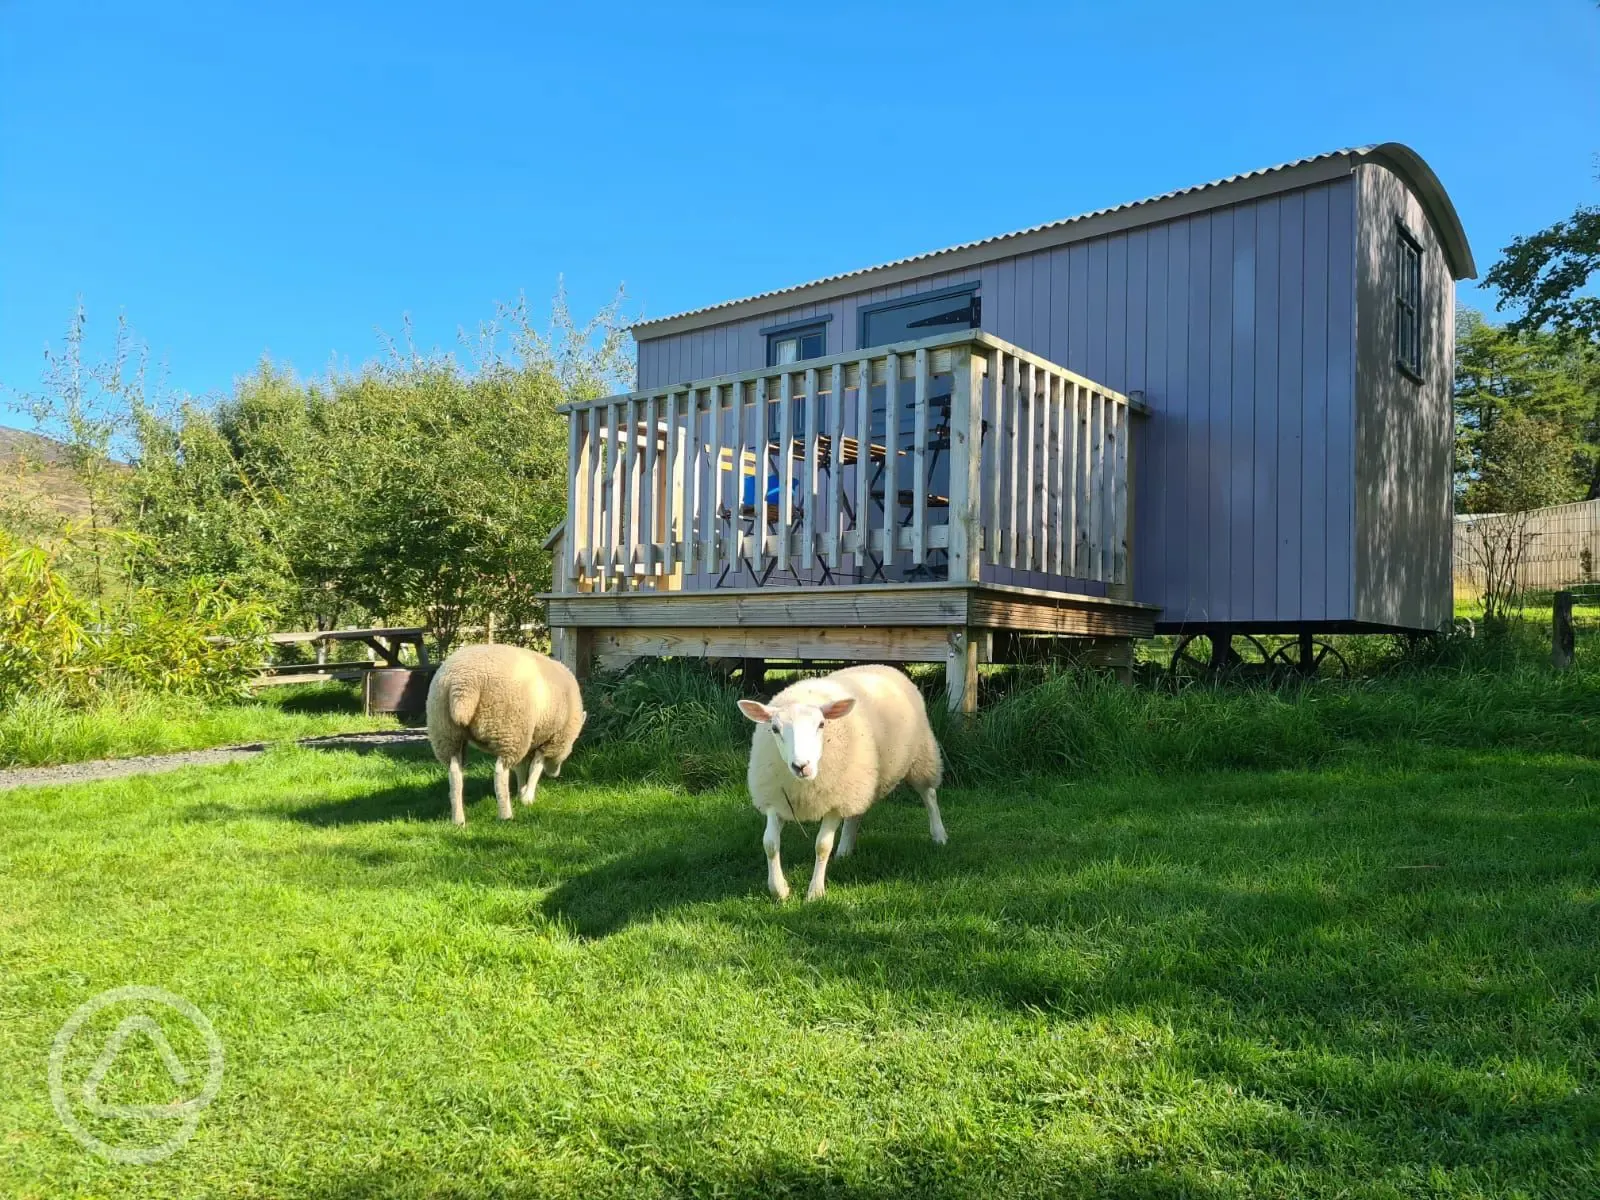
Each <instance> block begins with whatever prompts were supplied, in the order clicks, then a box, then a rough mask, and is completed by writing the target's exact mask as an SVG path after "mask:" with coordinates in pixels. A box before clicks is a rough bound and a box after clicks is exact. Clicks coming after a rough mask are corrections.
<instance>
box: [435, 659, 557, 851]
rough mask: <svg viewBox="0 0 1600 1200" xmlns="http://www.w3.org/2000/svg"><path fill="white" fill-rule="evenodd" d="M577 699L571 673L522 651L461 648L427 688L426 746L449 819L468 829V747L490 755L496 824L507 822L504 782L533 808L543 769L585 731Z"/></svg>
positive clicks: (553, 771)
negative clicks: (444, 788)
mask: <svg viewBox="0 0 1600 1200" xmlns="http://www.w3.org/2000/svg"><path fill="white" fill-rule="evenodd" d="M586 715H587V714H585V713H584V711H583V696H582V694H581V693H580V692H579V690H578V681H577V680H576V679H574V678H573V677H572V672H571V671H569V670H567V668H566V667H564V666H562V665H561V664H560V663H558V662H556V661H555V660H554V659H552V658H547V657H546V656H545V655H543V654H539V653H536V652H535V651H533V650H524V649H523V648H522V647H520V646H505V645H491V646H463V647H462V648H461V649H459V650H457V651H456V652H455V653H454V654H452V655H450V657H449V658H447V659H445V660H444V664H443V665H442V666H441V667H440V668H439V670H438V673H437V674H435V675H434V677H433V681H432V683H430V684H429V685H428V741H429V742H430V743H432V745H433V753H434V756H435V757H436V758H438V760H439V761H440V762H441V763H444V764H445V765H446V766H447V767H449V768H450V819H451V820H452V821H454V822H455V823H456V824H457V825H465V824H466V823H467V812H466V807H465V805H464V804H463V801H462V795H461V789H462V771H463V767H464V764H465V760H466V751H467V743H468V742H471V743H472V744H473V745H474V746H477V747H478V748H479V749H481V750H484V751H487V752H488V753H490V754H492V755H494V796H495V801H496V802H497V803H498V805H499V808H500V819H501V820H502V821H509V820H510V819H511V787H510V775H511V773H512V772H513V771H514V772H515V773H516V776H517V794H518V797H519V798H520V799H521V801H522V803H524V804H532V803H533V795H534V790H535V789H536V788H537V787H538V786H539V777H540V776H541V775H543V774H544V771H545V768H546V767H548V768H549V769H550V774H551V775H560V774H561V764H562V763H564V762H565V761H566V760H567V756H568V755H570V754H571V753H572V744H573V743H574V742H576V741H577V740H578V733H579V732H580V731H581V730H582V729H583V722H584V717H585V716H586Z"/></svg>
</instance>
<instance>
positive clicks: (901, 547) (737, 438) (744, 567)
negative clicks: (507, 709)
mask: <svg viewBox="0 0 1600 1200" xmlns="http://www.w3.org/2000/svg"><path fill="white" fill-rule="evenodd" d="M890 381H894V387H893V388H892V389H891V388H889V386H888V385H889V383H890ZM564 411H565V412H566V413H567V414H568V423H569V424H568V431H569V432H568V477H569V481H570V482H569V490H568V497H567V522H566V532H565V536H564V538H563V539H562V550H561V556H562V565H561V569H560V570H559V571H558V586H561V585H562V584H564V585H565V586H564V587H563V589H562V590H597V591H609V590H619V589H630V588H683V587H686V586H688V587H710V586H715V585H716V584H719V583H720V584H722V585H723V586H737V581H738V580H740V579H745V578H747V579H749V580H751V581H761V582H766V581H767V580H768V579H769V578H770V576H771V574H772V573H773V571H774V570H776V571H777V572H790V573H792V575H793V578H794V580H795V581H796V582H797V583H811V582H831V583H849V582H861V583H866V582H868V581H871V582H878V581H887V580H889V579H892V578H896V577H900V578H904V577H907V576H908V575H910V576H915V575H916V574H917V573H918V572H937V573H939V574H942V575H943V576H944V577H945V578H948V579H949V580H952V581H961V580H978V579H980V578H984V577H988V576H987V575H986V573H985V572H984V568H983V564H985V563H987V564H989V565H990V567H992V568H1008V569H1010V570H1013V571H1033V572H1041V573H1043V574H1045V575H1049V576H1056V577H1060V578H1062V579H1064V580H1081V581H1089V582H1094V583H1100V584H1105V585H1111V586H1114V585H1117V584H1121V583H1123V582H1125V581H1126V578H1127V564H1128V526H1129V507H1128V503H1129V501H1128V498H1129V490H1128V470H1129V461H1130V455H1129V433H1130V428H1129V417H1130V413H1133V412H1137V411H1140V406H1138V405H1137V404H1134V403H1132V402H1130V401H1129V399H1128V398H1127V397H1126V396H1123V395H1121V394H1120V393H1117V392H1114V391H1112V390H1110V389H1109V388H1106V387H1103V386H1101V385H1100V384H1097V383H1094V382H1093V381H1091V380H1088V379H1085V378H1083V377H1082V376H1081V375H1076V374H1074V373H1073V372H1071V371H1068V370H1066V369H1065V368H1063V367H1060V366H1058V365H1056V364H1055V363H1052V362H1050V361H1048V360H1047V359H1044V358H1041V357H1039V356H1038V355H1035V354H1030V353H1028V352H1027V351H1025V350H1021V349H1019V348H1018V347H1016V346H1013V345H1010V344H1009V343H1007V342H1004V341H1001V340H1000V339H999V338H996V337H994V336H992V335H990V334H986V333H982V332H979V331H976V330H963V331H960V332H957V333H949V334H944V335H941V336H938V337H933V338H926V339H923V340H920V341H916V342H908V343H901V344H897V345H891V346H878V347H873V348H871V349H868V350H864V351H858V352H855V353H852V354H840V355H833V356H831V357H827V358H820V359H811V360H807V361H805V362H801V363H795V364H793V365H791V366H784V367H768V368H765V369H761V370H755V371H749V372H745V373H742V374H738V375H724V376H720V377H718V378H715V379H705V380H697V381H694V382H690V383H684V384H679V385H676V386H673V387H665V388H657V389H652V390H648V391H642V392H635V393H633V394H632V395H626V396H611V397H607V398H605V399H601V400H595V401H591V402H586V403H581V404H574V405H568V406H566V407H565V409H564ZM878 414H882V416H883V420H882V423H881V425H880V424H878V423H877V422H875V421H874V419H873V418H874V416H875V415H878ZM785 447H787V448H788V449H787V453H785V452H784V449H783V448H785ZM763 500H765V501H766V502H765V503H763V502H762V501H763ZM935 560H937V561H935ZM746 572H748V575H746V574H745V573H746ZM802 574H804V576H805V578H804V579H802V578H801V576H802ZM846 574H848V575H849V578H846V577H845V576H846ZM691 579H695V580H698V582H693V583H686V580H691ZM730 580H732V581H734V582H729V581H730Z"/></svg>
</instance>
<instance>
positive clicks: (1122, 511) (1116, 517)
mask: <svg viewBox="0 0 1600 1200" xmlns="http://www.w3.org/2000/svg"><path fill="white" fill-rule="evenodd" d="M1111 411H1112V413H1113V415H1114V417H1115V419H1116V434H1117V442H1116V448H1117V454H1116V460H1115V462H1114V463H1113V465H1112V469H1111V476H1112V492H1111V497H1112V512H1113V519H1112V542H1111V545H1112V549H1113V551H1114V554H1115V561H1114V562H1113V564H1112V569H1111V575H1112V580H1111V581H1112V582H1113V583H1116V584H1124V583H1127V582H1128V553H1129V551H1130V550H1131V547H1130V546H1129V544H1128V451H1129V449H1130V445H1131V442H1132V438H1131V437H1130V436H1129V432H1130V421H1129V416H1130V414H1129V411H1128V406H1127V405H1126V404H1123V403H1122V402H1121V401H1117V402H1116V403H1114V404H1113V406H1112V410H1111Z"/></svg>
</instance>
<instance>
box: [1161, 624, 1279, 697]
mask: <svg viewBox="0 0 1600 1200" xmlns="http://www.w3.org/2000/svg"><path fill="white" fill-rule="evenodd" d="M1267 665H1268V655H1267V648H1266V647H1265V646H1263V645H1262V644H1261V643H1260V642H1259V641H1257V640H1256V639H1255V638H1253V637H1251V636H1250V635H1249V634H1248V633H1235V634H1232V635H1228V634H1218V635H1216V636H1215V637H1213V636H1212V635H1211V634H1209V633H1186V634H1184V635H1183V636H1182V637H1181V638H1179V639H1178V644H1177V645H1176V646H1174V647H1173V649H1172V661H1171V662H1170V663H1168V664H1167V678H1168V679H1169V680H1171V681H1172V682H1173V683H1174V684H1176V685H1178V686H1182V685H1184V684H1187V683H1220V682H1222V681H1224V680H1229V679H1239V678H1252V677H1259V676H1261V675H1264V674H1266V672H1267Z"/></svg>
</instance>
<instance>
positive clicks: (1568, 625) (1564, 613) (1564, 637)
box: [1550, 592, 1575, 671]
mask: <svg viewBox="0 0 1600 1200" xmlns="http://www.w3.org/2000/svg"><path fill="white" fill-rule="evenodd" d="M1550 635H1551V636H1550V662H1551V664H1552V665H1553V666H1554V667H1555V669H1556V670H1558V671H1565V670H1567V669H1568V668H1569V667H1571V666H1572V659H1573V655H1574V648H1575V647H1574V639H1573V631H1572V593H1571V592H1557V593H1556V600H1555V606H1554V609H1553V612H1552V614H1551V631H1550Z"/></svg>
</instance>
